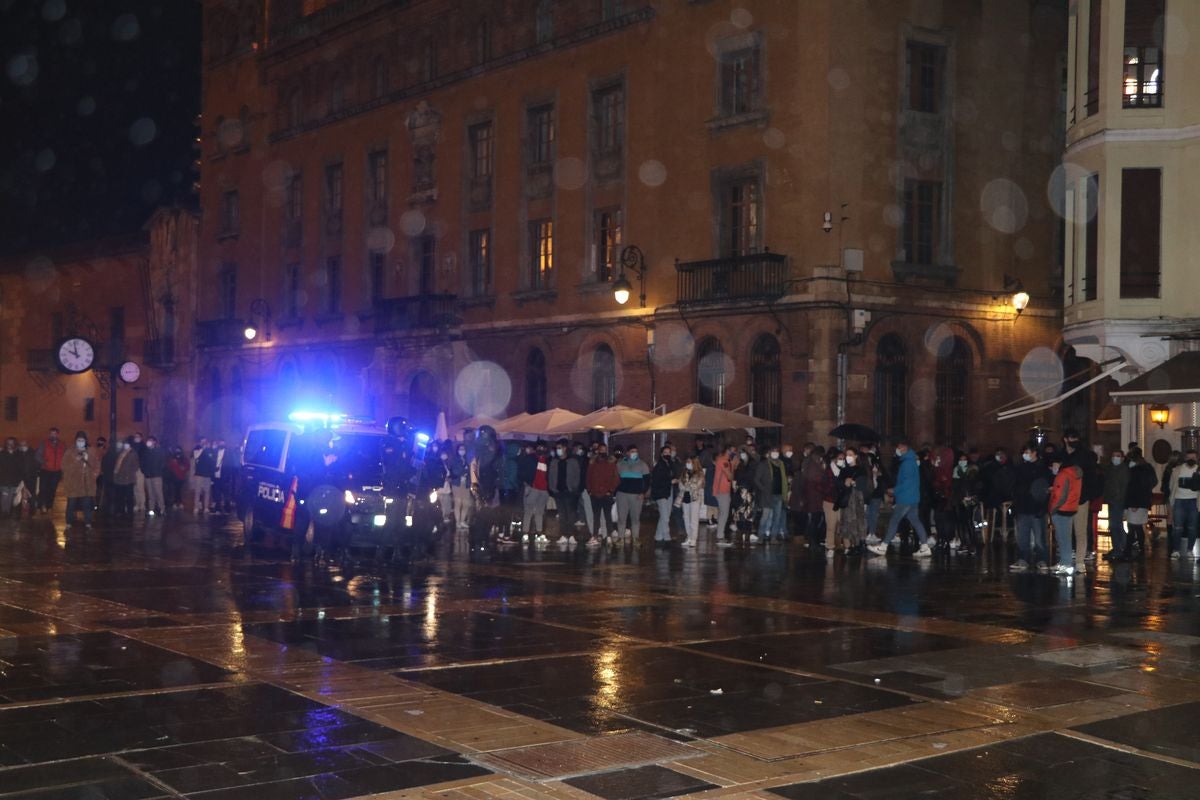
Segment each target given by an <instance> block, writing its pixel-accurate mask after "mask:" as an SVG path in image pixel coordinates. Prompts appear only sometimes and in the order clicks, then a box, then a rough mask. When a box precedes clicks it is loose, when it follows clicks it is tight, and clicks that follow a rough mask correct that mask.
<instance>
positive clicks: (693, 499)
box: [675, 456, 704, 547]
mask: <svg viewBox="0 0 1200 800" xmlns="http://www.w3.org/2000/svg"><path fill="white" fill-rule="evenodd" d="M675 505H676V506H677V507H679V508H680V509H681V510H682V511H683V531H684V534H685V536H686V538H685V539H684V542H683V544H684V546H685V547H695V546H696V542H697V540H698V539H699V537H700V510H701V509H702V508H704V467H702V466H701V465H700V459H699V458H696V457H694V456H693V457H692V458H689V459H687V460H686V461H684V462H683V472H682V473H681V474H680V476H679V488H678V491H676V493H675Z"/></svg>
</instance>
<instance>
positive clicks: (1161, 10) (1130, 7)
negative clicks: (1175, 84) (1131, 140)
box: [1121, 0, 1166, 108]
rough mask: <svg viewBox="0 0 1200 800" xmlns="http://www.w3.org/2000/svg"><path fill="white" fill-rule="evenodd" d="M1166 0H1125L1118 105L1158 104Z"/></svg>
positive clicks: (1150, 106) (1161, 77) (1161, 73)
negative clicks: (1122, 72)
mask: <svg viewBox="0 0 1200 800" xmlns="http://www.w3.org/2000/svg"><path fill="white" fill-rule="evenodd" d="M1165 13H1166V0H1125V57H1124V59H1123V60H1124V76H1123V78H1122V95H1121V105H1122V106H1124V107H1125V108H1158V107H1159V106H1161V105H1162V102H1163V100H1162V94H1163V85H1162V84H1163V51H1162V42H1163V28H1164V26H1165V24H1166V23H1165V21H1164V19H1165V18H1164V14H1165Z"/></svg>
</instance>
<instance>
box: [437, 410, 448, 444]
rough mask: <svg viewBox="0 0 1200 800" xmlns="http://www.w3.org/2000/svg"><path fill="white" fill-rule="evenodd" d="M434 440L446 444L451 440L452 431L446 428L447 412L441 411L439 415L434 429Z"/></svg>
mask: <svg viewBox="0 0 1200 800" xmlns="http://www.w3.org/2000/svg"><path fill="white" fill-rule="evenodd" d="M433 438H434V439H437V440H438V441H439V442H444V441H446V440H447V439H449V438H450V429H449V428H447V427H446V412H445V411H439V412H438V415H437V424H436V425H435V426H434V428H433Z"/></svg>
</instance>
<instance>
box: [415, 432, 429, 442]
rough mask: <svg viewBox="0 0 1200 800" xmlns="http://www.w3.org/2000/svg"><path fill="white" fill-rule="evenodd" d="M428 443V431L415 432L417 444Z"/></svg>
mask: <svg viewBox="0 0 1200 800" xmlns="http://www.w3.org/2000/svg"><path fill="white" fill-rule="evenodd" d="M428 443H429V434H428V433H418V434H417V444H428Z"/></svg>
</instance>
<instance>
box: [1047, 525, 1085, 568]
mask: <svg viewBox="0 0 1200 800" xmlns="http://www.w3.org/2000/svg"><path fill="white" fill-rule="evenodd" d="M1076 513H1078V512H1076ZM1074 518H1075V515H1074V514H1051V515H1050V521H1051V522H1052V523H1054V541H1055V542H1057V543H1058V563H1059V564H1062V565H1064V566H1073V565H1074V564H1075V551H1074V549H1073V548H1072V547H1071V522H1072V521H1073V520H1074Z"/></svg>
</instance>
